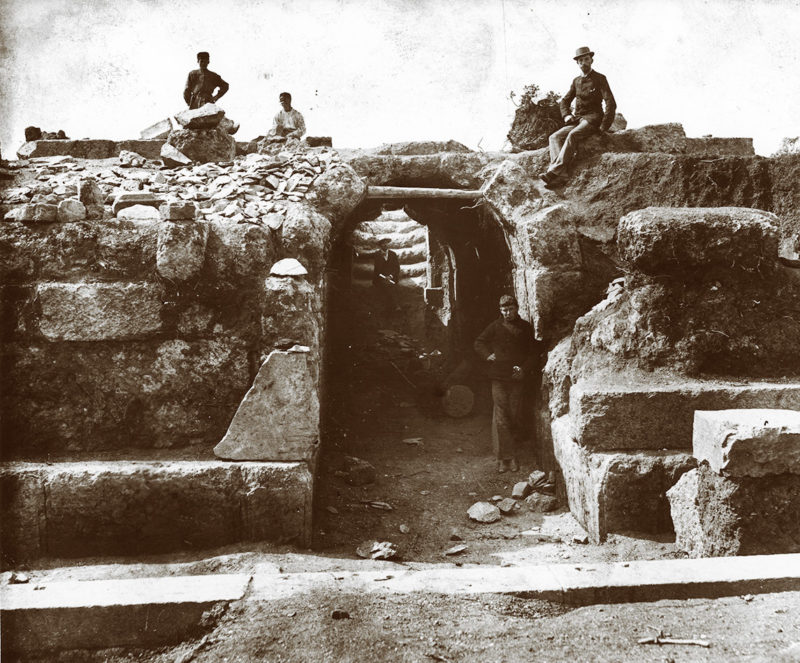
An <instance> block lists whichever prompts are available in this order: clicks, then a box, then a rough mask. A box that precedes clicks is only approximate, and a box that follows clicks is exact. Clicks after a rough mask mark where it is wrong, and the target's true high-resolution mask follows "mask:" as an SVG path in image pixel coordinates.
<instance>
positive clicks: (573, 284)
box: [515, 267, 586, 339]
mask: <svg viewBox="0 0 800 663" xmlns="http://www.w3.org/2000/svg"><path fill="white" fill-rule="evenodd" d="M520 272H521V273H520ZM515 276H516V278H515V289H516V291H517V293H518V298H519V299H520V300H521V301H520V309H521V310H523V309H522V300H527V312H528V319H529V321H530V323H531V324H532V325H533V329H534V332H535V333H536V338H539V339H542V338H547V339H550V338H560V337H561V336H563V335H564V334H565V333H567V332H568V331H569V330H570V329H571V328H572V325H573V324H574V321H575V319H576V318H577V317H578V316H579V315H580V312H581V309H583V307H584V306H585V299H586V289H585V288H584V280H583V274H582V273H581V272H580V271H573V270H567V269H565V270H562V269H551V268H548V267H541V268H529V267H525V268H523V269H522V270H517V273H516V275H515ZM523 287H524V291H525V292H524V297H522V296H521V295H522V293H520V290H521V289H523ZM584 310H585V309H584Z"/></svg>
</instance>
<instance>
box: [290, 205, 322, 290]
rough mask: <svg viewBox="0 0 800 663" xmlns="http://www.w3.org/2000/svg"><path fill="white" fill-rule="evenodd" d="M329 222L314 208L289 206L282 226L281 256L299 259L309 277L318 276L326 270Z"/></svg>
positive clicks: (317, 277) (316, 277)
mask: <svg viewBox="0 0 800 663" xmlns="http://www.w3.org/2000/svg"><path fill="white" fill-rule="evenodd" d="M330 237H331V222H330V221H329V220H328V218H327V217H325V216H322V214H320V213H319V212H317V211H316V210H314V209H313V208H310V207H306V206H305V205H292V206H291V207H290V208H289V210H288V211H287V213H286V218H285V219H284V222H283V226H282V228H281V245H282V248H283V253H284V255H287V256H292V257H293V258H296V259H297V260H299V261H300V262H301V263H302V264H303V266H304V267H305V268H306V269H308V272H309V274H311V278H312V279H319V278H321V277H322V273H323V271H324V269H325V259H326V258H327V253H328V249H329V248H330Z"/></svg>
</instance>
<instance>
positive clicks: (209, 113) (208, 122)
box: [175, 104, 225, 130]
mask: <svg viewBox="0 0 800 663" xmlns="http://www.w3.org/2000/svg"><path fill="white" fill-rule="evenodd" d="M224 116H225V111H224V110H222V109H221V108H220V107H219V106H216V105H215V104H204V105H203V106H201V107H200V108H191V109H187V110H184V111H181V112H180V113H178V114H176V115H175V120H176V121H177V122H178V124H180V125H181V126H182V127H183V128H184V129H196V130H199V129H213V128H214V127H216V126H217V125H218V124H219V122H220V120H221V119H222V118H223V117H224Z"/></svg>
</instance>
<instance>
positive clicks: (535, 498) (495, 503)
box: [467, 470, 558, 523]
mask: <svg viewBox="0 0 800 663" xmlns="http://www.w3.org/2000/svg"><path fill="white" fill-rule="evenodd" d="M551 474H552V473H551ZM523 502H524V503H525V505H526V506H527V507H528V509H529V510H531V511H537V512H547V511H553V510H555V509H556V508H557V507H558V498H557V497H556V496H555V482H554V479H553V477H552V476H548V475H547V474H546V473H544V472H542V471H541V470H534V471H533V472H531V473H530V475H529V476H528V478H527V480H525V481H519V482H517V483H515V484H514V488H513V489H512V491H511V497H505V498H504V497H503V496H502V495H495V496H494V497H492V499H491V500H490V501H489V502H475V504H473V505H472V506H471V507H470V508H469V510H468V511H467V515H469V517H470V518H471V519H472V520H475V521H477V522H479V523H494V522H497V521H498V520H500V518H501V517H502V516H504V515H505V516H511V515H514V513H516V512H517V511H519V510H520V509H521V508H522V503H523Z"/></svg>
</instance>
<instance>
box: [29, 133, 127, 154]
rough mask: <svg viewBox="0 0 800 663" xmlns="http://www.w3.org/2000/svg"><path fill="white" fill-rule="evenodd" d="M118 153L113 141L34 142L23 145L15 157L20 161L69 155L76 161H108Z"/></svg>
mask: <svg viewBox="0 0 800 663" xmlns="http://www.w3.org/2000/svg"><path fill="white" fill-rule="evenodd" d="M118 153H119V151H118V150H117V149H116V144H115V143H114V141H113V140H103V139H88V138H87V139H82V140H36V141H30V142H28V143H25V144H24V145H23V146H22V147H21V148H20V149H19V150H17V156H19V158H20V159H32V158H35V157H53V156H62V155H69V156H73V157H75V158H77V159H110V158H112V157H115V156H117V154H118Z"/></svg>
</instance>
